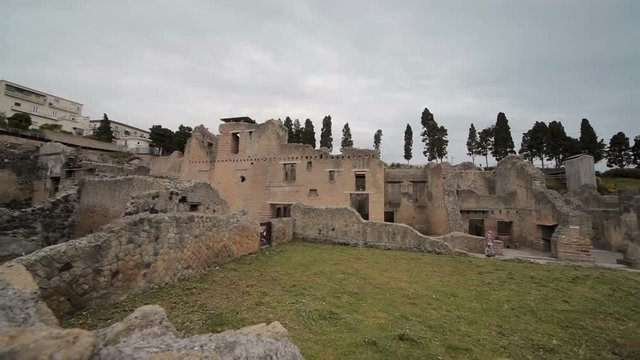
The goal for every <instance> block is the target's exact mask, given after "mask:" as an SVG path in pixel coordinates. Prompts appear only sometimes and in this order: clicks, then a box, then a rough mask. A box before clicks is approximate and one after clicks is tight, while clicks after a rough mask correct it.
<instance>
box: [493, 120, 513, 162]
mask: <svg viewBox="0 0 640 360" xmlns="http://www.w3.org/2000/svg"><path fill="white" fill-rule="evenodd" d="M514 147H515V145H514V144H513V138H512V137H511V128H510V127H509V120H507V117H506V115H505V114H504V113H502V112H501V113H498V118H497V119H496V125H495V127H494V133H493V151H492V152H491V154H492V155H493V157H494V158H495V159H496V161H498V162H500V160H502V159H504V158H506V157H507V156H508V155H509V154H515V151H514Z"/></svg>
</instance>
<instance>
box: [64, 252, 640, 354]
mask: <svg viewBox="0 0 640 360" xmlns="http://www.w3.org/2000/svg"><path fill="white" fill-rule="evenodd" d="M156 303H157V304H160V305H161V306H163V307H164V308H165V309H166V310H167V313H168V316H169V319H170V320H171V321H172V322H173V323H174V325H175V326H176V328H177V329H178V330H179V331H183V332H184V333H185V334H187V335H191V334H196V333H205V332H218V331H221V330H224V329H227V328H238V327H242V326H245V325H250V324H254V323H259V322H267V323H268V322H271V321H274V320H278V321H280V322H281V323H282V324H283V325H284V326H285V327H286V328H287V329H288V330H289V332H290V335H291V337H292V340H293V341H294V343H295V344H296V345H298V346H299V347H300V348H301V350H302V352H303V354H304V355H305V357H306V358H308V359H346V358H349V359H372V358H380V359H389V358H397V359H414V358H420V359H429V358H470V359H493V358H500V357H508V358H512V359H543V358H549V359H558V358H565V359H581V358H589V359H617V358H635V359H638V358H640V311H638V310H639V309H640V275H638V274H637V273H628V272H624V271H615V270H606V269H595V268H585V267H573V266H561V265H538V264H530V263H523V262H511V261H499V260H495V259H476V258H466V257H452V256H435V255H430V254H421V253H412V252H402V251H385V250H377V249H363V248H352V247H344V246H329V245H316V244H307V243H293V244H288V245H285V246H281V247H278V248H273V249H268V250H266V251H263V252H261V253H259V254H255V255H250V256H246V257H243V258H241V259H238V260H237V261H235V262H233V263H231V264H228V265H226V266H224V267H221V268H219V269H213V270H211V271H208V272H205V273H202V274H201V275H198V276H196V277H193V278H190V279H185V280H183V281H181V282H179V283H177V284H174V285H171V286H167V287H164V288H161V289H157V290H152V291H148V292H146V293H143V294H139V295H136V296H134V297H132V298H130V299H128V300H126V301H124V302H122V303H119V304H113V305H110V306H99V307H95V308H91V309H87V310H85V311H82V312H79V313H76V314H75V315H74V316H73V317H71V318H67V319H64V320H63V324H64V326H67V327H72V326H80V327H86V328H97V327H103V326H106V325H108V324H109V323H112V322H114V321H117V320H120V319H122V318H123V317H124V316H126V315H127V314H129V313H130V312H131V311H133V310H134V309H135V308H136V307H138V306H140V305H144V304H156Z"/></svg>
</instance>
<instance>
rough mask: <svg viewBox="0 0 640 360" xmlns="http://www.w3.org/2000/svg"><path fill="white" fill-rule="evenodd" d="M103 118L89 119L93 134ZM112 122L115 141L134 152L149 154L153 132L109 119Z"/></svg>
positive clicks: (124, 148)
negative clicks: (150, 136) (150, 137)
mask: <svg viewBox="0 0 640 360" xmlns="http://www.w3.org/2000/svg"><path fill="white" fill-rule="evenodd" d="M100 121H101V120H89V123H90V130H89V131H90V133H92V134H93V132H94V131H96V129H98V127H99V126H100ZM109 122H110V123H111V131H112V132H113V142H114V143H115V144H116V145H120V146H121V147H122V148H123V150H125V151H129V152H132V153H134V154H148V153H149V144H151V140H150V139H149V135H151V133H150V132H149V131H147V130H142V129H140V128H137V127H135V126H131V125H128V124H125V123H121V122H118V121H113V120H111V119H110V120H109Z"/></svg>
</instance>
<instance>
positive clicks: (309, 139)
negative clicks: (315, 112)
mask: <svg viewBox="0 0 640 360" xmlns="http://www.w3.org/2000/svg"><path fill="white" fill-rule="evenodd" d="M302 143H303V144H307V145H311V146H312V147H313V148H314V149H315V148H316V130H315V129H314V128H313V122H311V119H307V120H305V121H304V129H303V130H302Z"/></svg>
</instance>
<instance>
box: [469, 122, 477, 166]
mask: <svg viewBox="0 0 640 360" xmlns="http://www.w3.org/2000/svg"><path fill="white" fill-rule="evenodd" d="M467 155H469V156H471V162H473V163H474V164H475V163H476V155H478V132H477V131H476V127H475V126H473V123H471V126H470V127H469V136H467Z"/></svg>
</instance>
